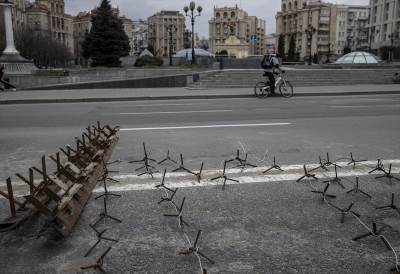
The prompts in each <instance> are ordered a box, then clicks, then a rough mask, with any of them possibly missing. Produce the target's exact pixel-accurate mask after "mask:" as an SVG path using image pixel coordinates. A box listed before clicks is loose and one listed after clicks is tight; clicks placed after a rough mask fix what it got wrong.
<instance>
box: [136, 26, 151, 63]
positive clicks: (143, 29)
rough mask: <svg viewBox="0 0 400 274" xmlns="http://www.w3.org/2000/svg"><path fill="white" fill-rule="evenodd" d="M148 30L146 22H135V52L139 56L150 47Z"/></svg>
mask: <svg viewBox="0 0 400 274" xmlns="http://www.w3.org/2000/svg"><path fill="white" fill-rule="evenodd" d="M148 29H149V25H148V24H147V22H146V21H143V20H138V21H133V52H134V54H135V55H139V54H140V53H141V52H142V51H143V50H144V49H146V48H147V46H148Z"/></svg>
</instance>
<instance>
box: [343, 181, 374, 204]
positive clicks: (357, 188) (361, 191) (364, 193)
mask: <svg viewBox="0 0 400 274" xmlns="http://www.w3.org/2000/svg"><path fill="white" fill-rule="evenodd" d="M352 192H354V193H361V194H362V195H364V196H367V197H368V198H370V199H371V198H372V196H371V195H369V194H368V193H367V192H365V191H363V190H362V189H360V185H359V179H358V177H356V184H355V186H354V188H353V189H350V190H349V191H347V192H346V193H352Z"/></svg>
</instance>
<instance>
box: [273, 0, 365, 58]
mask: <svg viewBox="0 0 400 274" xmlns="http://www.w3.org/2000/svg"><path fill="white" fill-rule="evenodd" d="M368 11H369V8H368V6H348V5H337V4H332V3H325V2H322V1H319V0H315V1H312V0H308V1H307V0H303V1H301V0H299V1H298V0H282V8H281V11H280V12H278V14H277V16H276V21H277V35H278V36H279V37H281V38H282V39H284V48H285V50H284V51H285V52H284V53H281V54H285V55H287V54H288V52H289V47H290V40H292V39H294V40H295V49H294V51H295V52H296V53H298V55H299V57H300V59H301V60H305V59H308V58H309V56H314V55H315V54H316V55H318V56H319V59H320V60H321V61H322V62H325V61H327V60H328V58H329V59H330V60H332V59H335V58H337V57H339V56H341V55H343V53H344V51H345V48H349V49H350V50H362V49H363V50H365V49H366V47H367V41H368V25H367V19H368Z"/></svg>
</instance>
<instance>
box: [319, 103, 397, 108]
mask: <svg viewBox="0 0 400 274" xmlns="http://www.w3.org/2000/svg"><path fill="white" fill-rule="evenodd" d="M324 106H325V107H330V108H377V107H381V108H387V107H396V108H397V107H400V104H393V105H392V104H386V105H358V106H357V105H324Z"/></svg>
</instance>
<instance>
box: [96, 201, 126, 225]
mask: <svg viewBox="0 0 400 274" xmlns="http://www.w3.org/2000/svg"><path fill="white" fill-rule="evenodd" d="M99 216H100V217H99V219H98V220H97V221H96V222H94V223H93V227H95V226H97V224H98V223H100V221H102V220H104V219H106V218H108V219H111V220H114V221H116V222H117V223H122V220H120V219H118V218H116V217H113V216H111V215H110V214H109V213H108V209H107V197H105V196H104V197H103V212H101V213H100V214H99Z"/></svg>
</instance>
